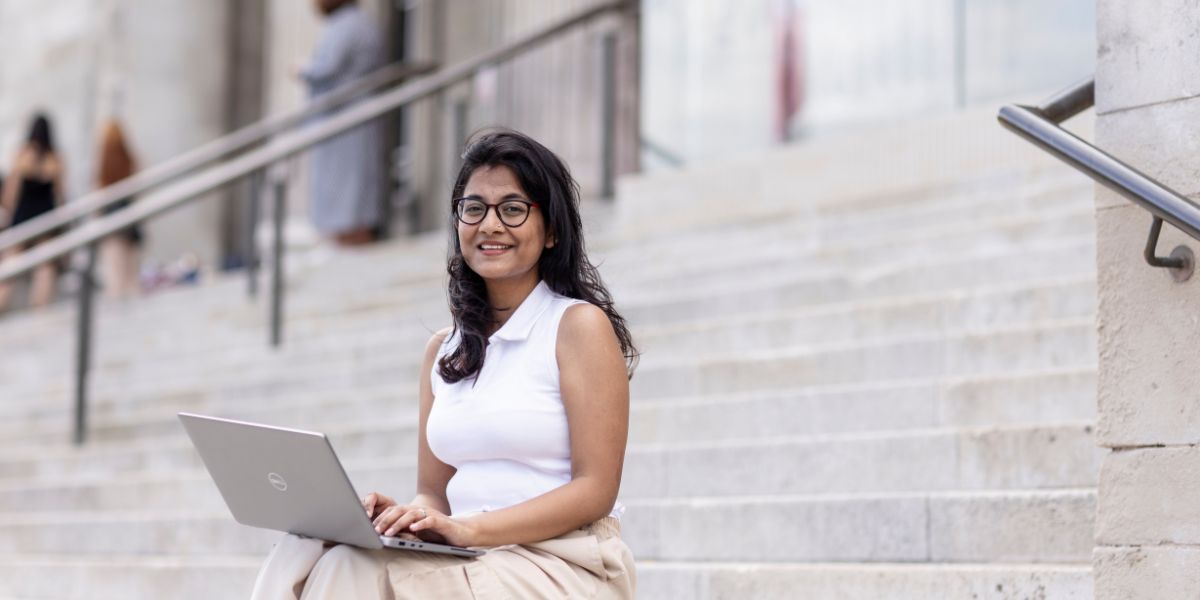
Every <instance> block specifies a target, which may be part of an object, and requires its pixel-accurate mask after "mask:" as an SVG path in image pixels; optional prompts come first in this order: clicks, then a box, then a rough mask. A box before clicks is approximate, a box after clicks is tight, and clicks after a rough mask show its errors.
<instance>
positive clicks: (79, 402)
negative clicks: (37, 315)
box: [72, 242, 96, 446]
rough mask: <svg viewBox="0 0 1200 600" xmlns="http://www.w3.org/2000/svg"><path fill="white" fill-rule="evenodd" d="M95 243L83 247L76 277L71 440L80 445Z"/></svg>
mask: <svg viewBox="0 0 1200 600" xmlns="http://www.w3.org/2000/svg"><path fill="white" fill-rule="evenodd" d="M95 270H96V242H92V243H90V244H88V246H87V262H86V263H85V265H84V268H83V273H82V275H81V276H80V284H79V321H78V322H77V323H76V338H75V339H76V354H75V429H74V432H73V434H72V441H74V443H75V445H76V446H82V445H83V443H84V441H86V439H87V392H88V371H89V370H90V367H91V360H92V307H93V306H92V304H93V303H92V300H93V298H94V296H95V291H96V289H95V288H96V279H95V277H94V271H95Z"/></svg>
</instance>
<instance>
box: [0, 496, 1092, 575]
mask: <svg viewBox="0 0 1200 600" xmlns="http://www.w3.org/2000/svg"><path fill="white" fill-rule="evenodd" d="M627 506H628V511H627V513H626V514H625V516H624V517H623V518H622V528H623V537H624V538H625V539H626V541H627V542H628V543H629V546H630V547H631V548H632V549H633V551H634V553H635V555H636V556H639V557H641V559H643V560H672V561H729V560H735V559H736V560H740V561H805V562H826V561H834V562H927V561H928V562H1076V563H1084V562H1086V561H1087V560H1088V559H1089V557H1090V556H1091V552H1092V521H1093V514H1094V512H1095V491H1094V490H1092V489H1083V490H1055V491H1045V490H1038V491H1000V492H930V493H927V492H916V493H907V494H887V495H820V496H766V497H734V498H683V499H661V500H639V501H630V502H628V503H627ZM722 532H728V533H722ZM81 533H84V534H85V535H80V534H81ZM278 537H279V534H278V533H276V532H272V531H266V530H260V529H254V528H250V527H245V526H242V525H239V524H237V523H236V522H234V521H233V519H232V518H231V517H230V516H229V515H228V513H227V512H224V511H193V510H171V511H159V510H134V511H120V512H118V511H92V512H84V511H69V512H62V511H51V512H29V513H0V555H4V554H54V553H60V552H62V553H73V554H85V555H107V554H115V555H125V554H131V555H157V554H165V553H177V554H180V555H187V556H191V555H203V556H223V555H263V554H265V553H266V552H267V550H268V549H269V548H270V546H271V544H272V543H273V541H274V540H275V539H277V538H278Z"/></svg>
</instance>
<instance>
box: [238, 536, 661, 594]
mask: <svg viewBox="0 0 1200 600" xmlns="http://www.w3.org/2000/svg"><path fill="white" fill-rule="evenodd" d="M620 530H621V527H620V522H619V521H617V520H616V519H614V518H612V517H605V518H603V519H600V520H599V521H596V522H595V523H592V524H591V525H588V526H587V527H584V528H582V529H578V530H575V531H572V532H570V533H566V534H564V535H561V536H559V537H557V538H554V539H551V540H546V541H544V542H538V543H536V544H522V545H515V544H514V545H509V546H498V547H496V548H490V549H488V551H487V553H486V554H484V555H482V556H478V557H475V558H464V557H460V556H450V555H446V554H432V553H428V552H411V551H405V550H365V549H363V548H356V547H354V546H345V545H336V546H330V547H327V546H326V545H325V544H324V542H321V541H320V540H313V539H305V538H300V537H297V536H294V535H288V536H285V537H284V538H283V540H281V541H280V542H279V543H278V544H276V545H275V548H274V549H273V550H271V554H270V555H269V556H268V557H267V560H266V563H264V564H263V567H262V570H261V571H259V574H258V580H257V581H256V582H255V583H254V592H253V593H252V594H251V598H252V599H253V600H297V598H299V599H300V600H315V599H331V598H338V599H341V598H355V599H358V598H371V599H375V598H378V599H381V600H408V599H410V598H411V599H417V598H420V599H428V598H436V599H442V598H446V599H456V598H462V599H471V600H501V599H505V600H508V599H511V600H524V599H527V598H529V599H532V598H596V599H604V600H609V599H611V600H632V598H633V590H634V586H635V584H636V580H637V574H636V572H635V571H634V564H633V553H632V552H630V551H629V547H628V546H626V545H625V542H623V541H621V536H620V533H621V531H620Z"/></svg>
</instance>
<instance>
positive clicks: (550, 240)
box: [546, 233, 558, 250]
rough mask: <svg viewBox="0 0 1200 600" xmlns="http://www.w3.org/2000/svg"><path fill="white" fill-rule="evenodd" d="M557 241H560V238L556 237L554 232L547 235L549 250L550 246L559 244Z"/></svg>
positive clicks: (547, 247)
mask: <svg viewBox="0 0 1200 600" xmlns="http://www.w3.org/2000/svg"><path fill="white" fill-rule="evenodd" d="M557 243H558V240H556V239H554V234H553V233H552V234H549V235H547V236H546V249H547V250H549V249H550V248H553V247H554V244H557Z"/></svg>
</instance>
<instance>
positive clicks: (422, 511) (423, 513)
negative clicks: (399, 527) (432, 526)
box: [420, 508, 429, 519]
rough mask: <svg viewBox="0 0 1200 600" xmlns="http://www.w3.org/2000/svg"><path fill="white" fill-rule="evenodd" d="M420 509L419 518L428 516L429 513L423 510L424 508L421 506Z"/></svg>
mask: <svg viewBox="0 0 1200 600" xmlns="http://www.w3.org/2000/svg"><path fill="white" fill-rule="evenodd" d="M420 510H421V518H422V519H427V518H429V513H427V512H425V509H423V508H422V509H420Z"/></svg>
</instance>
